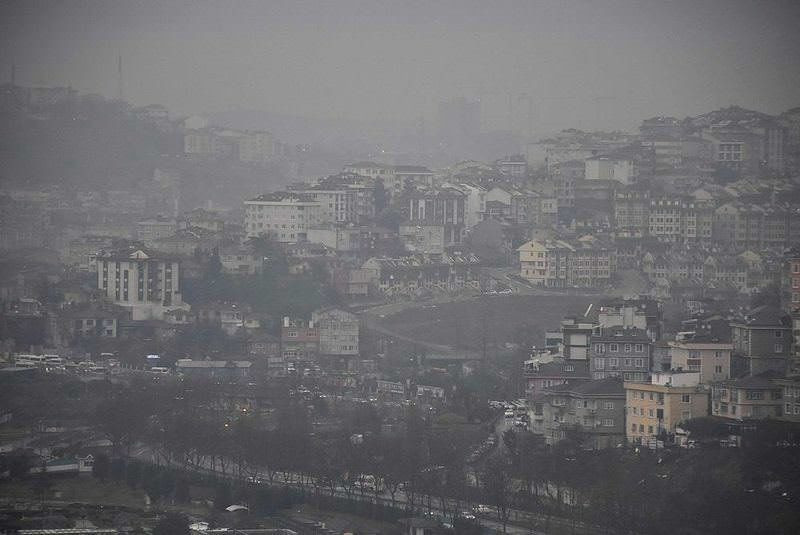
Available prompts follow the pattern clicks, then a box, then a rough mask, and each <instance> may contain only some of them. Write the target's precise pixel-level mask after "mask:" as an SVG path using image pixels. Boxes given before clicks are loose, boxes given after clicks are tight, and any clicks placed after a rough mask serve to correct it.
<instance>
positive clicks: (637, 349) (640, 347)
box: [633, 344, 644, 353]
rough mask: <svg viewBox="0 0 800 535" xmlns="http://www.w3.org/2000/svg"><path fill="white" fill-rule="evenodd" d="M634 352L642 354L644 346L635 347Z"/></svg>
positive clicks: (637, 345)
mask: <svg viewBox="0 0 800 535" xmlns="http://www.w3.org/2000/svg"><path fill="white" fill-rule="evenodd" d="M633 350H634V351H636V352H637V353H641V352H642V351H643V350H644V346H643V345H642V344H636V345H634V346H633Z"/></svg>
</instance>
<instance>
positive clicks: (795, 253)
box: [785, 247, 800, 312]
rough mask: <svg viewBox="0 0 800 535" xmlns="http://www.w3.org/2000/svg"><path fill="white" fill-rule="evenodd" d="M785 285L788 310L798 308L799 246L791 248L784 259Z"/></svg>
mask: <svg viewBox="0 0 800 535" xmlns="http://www.w3.org/2000/svg"><path fill="white" fill-rule="evenodd" d="M786 268H787V269H786V277H785V280H786V283H787V284H786V285H787V286H788V289H789V303H788V306H787V307H786V308H787V309H788V311H789V312H796V311H798V310H800V247H795V248H793V249H792V250H791V251H790V252H789V254H788V255H787V260H786Z"/></svg>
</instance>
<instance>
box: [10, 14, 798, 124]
mask: <svg viewBox="0 0 800 535" xmlns="http://www.w3.org/2000/svg"><path fill="white" fill-rule="evenodd" d="M118 54H121V55H122V57H123V64H124V90H125V97H126V98H127V99H128V100H130V101H132V102H133V103H135V104H147V103H154V102H158V103H162V104H165V105H166V106H168V107H169V108H170V110H172V111H174V112H175V113H196V112H204V111H212V112H213V111H224V110H230V109H263V110H267V111H273V112H286V113H293V114H300V115H306V116H315V117H334V118H335V117H347V118H351V119H359V120H361V119H366V120H374V119H379V120H404V121H406V120H407V121H409V122H410V121H413V120H414V119H415V118H416V117H418V116H419V115H421V114H424V115H426V116H427V117H428V118H429V119H430V120H432V119H433V117H434V116H435V109H436V103H437V102H439V101H440V100H442V99H445V98H449V97H453V96H465V97H468V98H481V99H482V102H483V103H484V124H485V126H486V127H487V128H504V127H505V126H507V124H508V120H509V119H508V118H509V106H508V101H509V97H508V95H509V94H511V95H512V97H511V101H512V103H513V104H514V107H513V108H512V113H513V112H516V113H518V114H521V115H522V118H520V117H517V118H516V119H515V124H516V125H517V127H519V125H520V124H525V117H527V109H528V104H527V101H525V100H524V98H521V97H520V95H521V94H523V93H526V94H530V95H531V96H532V99H533V104H534V112H533V113H534V118H535V120H536V124H537V130H545V129H552V128H567V127H571V126H578V127H584V128H592V127H604V128H610V127H618V128H627V129H630V128H633V127H635V125H637V124H638V122H639V121H640V120H641V119H642V118H643V117H645V116H652V115H657V114H674V115H677V116H681V117H683V116H685V115H687V114H694V113H699V112H703V111H707V110H709V109H713V108H717V107H720V106H724V105H728V104H738V105H741V106H745V107H752V108H756V109H760V110H763V111H766V112H770V113H777V112H780V111H782V110H784V109H786V108H789V107H793V106H798V105H800V0H787V1H771V0H760V1H744V0H718V1H711V0H709V1H703V0H687V1H669V0H652V1H650V0H647V1H645V0H639V1H623V0H616V1H615V0H591V1H580V0H554V1H536V0H530V1H524V2H502V1H497V2H495V1H491V2H489V1H480V2H467V1H454V2H436V1H420V2H376V1H368V2H367V1H364V2H361V1H350V0H346V1H345V0H332V1H322V0H320V1H318V2H297V1H287V2H279V1H275V2H269V1H263V2H238V1H217V2H197V1H162V2H138V1H116V2H78V1H70V2H64V1H53V2H36V1H23V2H2V3H0V67H2V68H3V69H5V72H2V79H7V78H8V74H6V73H8V72H9V71H10V65H11V63H12V62H14V63H16V65H17V81H18V82H19V83H22V84H51V85H56V84H59V85H61V84H71V85H72V86H73V87H75V88H78V89H80V90H81V91H90V92H99V93H102V94H104V95H107V96H114V95H116V92H117V89H116V87H117V81H116V80H117V75H116V63H117V55H118Z"/></svg>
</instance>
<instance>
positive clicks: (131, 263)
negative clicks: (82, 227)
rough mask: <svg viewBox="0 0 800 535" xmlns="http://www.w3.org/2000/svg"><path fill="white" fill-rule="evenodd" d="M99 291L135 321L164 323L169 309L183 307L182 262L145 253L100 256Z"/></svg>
mask: <svg viewBox="0 0 800 535" xmlns="http://www.w3.org/2000/svg"><path fill="white" fill-rule="evenodd" d="M97 287H98V289H99V290H100V291H101V292H102V293H103V295H104V297H105V298H106V299H108V300H109V301H111V302H112V303H114V304H116V305H119V306H122V307H125V308H126V309H129V310H130V312H131V317H132V319H134V320H145V319H162V318H163V316H164V312H165V311H166V310H167V309H169V308H172V307H176V308H178V307H181V305H182V301H181V291H180V290H181V286H180V263H179V261H178V260H176V259H172V258H169V257H166V256H160V255H157V254H155V253H152V252H148V251H146V250H144V249H137V248H129V249H121V250H116V251H108V252H106V251H102V252H101V253H99V254H98V256H97Z"/></svg>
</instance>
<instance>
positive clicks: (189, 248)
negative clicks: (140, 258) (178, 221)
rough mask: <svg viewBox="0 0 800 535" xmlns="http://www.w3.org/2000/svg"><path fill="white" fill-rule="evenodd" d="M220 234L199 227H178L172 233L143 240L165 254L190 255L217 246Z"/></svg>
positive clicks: (210, 249)
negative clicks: (178, 228)
mask: <svg viewBox="0 0 800 535" xmlns="http://www.w3.org/2000/svg"><path fill="white" fill-rule="evenodd" d="M221 239H222V234H220V233H217V232H213V231H210V230H207V229H204V228H200V227H190V228H184V229H180V230H178V231H177V232H175V233H174V234H171V235H168V236H162V237H158V238H154V239H149V240H145V244H146V245H147V246H148V247H151V248H152V249H153V250H155V251H159V252H161V253H165V254H171V255H180V256H190V255H193V254H195V253H197V252H208V251H212V250H214V249H215V248H217V247H218V246H219V244H220V241H221Z"/></svg>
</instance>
